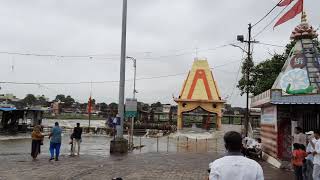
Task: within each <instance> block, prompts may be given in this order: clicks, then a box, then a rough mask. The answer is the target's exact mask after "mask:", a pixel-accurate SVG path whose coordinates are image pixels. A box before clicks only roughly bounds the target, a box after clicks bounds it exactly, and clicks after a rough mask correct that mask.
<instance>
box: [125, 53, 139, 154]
mask: <svg viewBox="0 0 320 180" xmlns="http://www.w3.org/2000/svg"><path fill="white" fill-rule="evenodd" d="M127 58H128V59H131V60H132V61H133V68H134V74H133V99H135V98H136V93H137V90H136V73H137V60H136V59H135V58H134V57H131V56H127ZM133 128H134V117H131V137H130V143H129V144H130V148H133Z"/></svg>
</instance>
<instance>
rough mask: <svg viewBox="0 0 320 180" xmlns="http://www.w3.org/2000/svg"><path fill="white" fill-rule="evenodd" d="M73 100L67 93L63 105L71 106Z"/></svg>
mask: <svg viewBox="0 0 320 180" xmlns="http://www.w3.org/2000/svg"><path fill="white" fill-rule="evenodd" d="M74 102H75V100H74V99H73V98H72V97H71V96H70V95H68V96H67V97H66V98H65V100H64V105H65V107H71V106H72V105H73V103H74Z"/></svg>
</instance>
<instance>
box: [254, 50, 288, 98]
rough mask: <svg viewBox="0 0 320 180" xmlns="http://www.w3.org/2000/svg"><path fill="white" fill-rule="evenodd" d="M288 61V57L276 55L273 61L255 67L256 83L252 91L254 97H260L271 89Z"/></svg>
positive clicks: (269, 60) (266, 61) (268, 60)
mask: <svg viewBox="0 0 320 180" xmlns="http://www.w3.org/2000/svg"><path fill="white" fill-rule="evenodd" d="M286 59H287V56H286V55H284V54H274V55H273V57H272V58H271V59H267V60H265V61H263V62H261V63H259V64H258V65H257V66H256V67H255V69H254V75H253V80H254V82H255V83H254V87H253V89H252V91H251V92H252V94H253V95H258V94H261V93H263V92H264V91H266V90H268V89H271V87H272V85H273V83H274V81H275V80H276V79H277V77H278V75H279V73H280V72H281V69H282V67H283V65H284V63H285V62H286Z"/></svg>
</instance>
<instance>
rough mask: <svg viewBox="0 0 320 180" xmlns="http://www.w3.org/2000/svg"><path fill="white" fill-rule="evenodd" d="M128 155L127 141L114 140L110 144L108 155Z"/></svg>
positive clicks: (122, 139)
mask: <svg viewBox="0 0 320 180" xmlns="http://www.w3.org/2000/svg"><path fill="white" fill-rule="evenodd" d="M126 153H128V140H127V139H124V138H116V139H114V140H111V142H110V154H126Z"/></svg>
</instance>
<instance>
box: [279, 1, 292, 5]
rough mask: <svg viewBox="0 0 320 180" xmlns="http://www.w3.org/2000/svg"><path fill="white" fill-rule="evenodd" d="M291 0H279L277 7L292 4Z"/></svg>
mask: <svg viewBox="0 0 320 180" xmlns="http://www.w3.org/2000/svg"><path fill="white" fill-rule="evenodd" d="M292 1H293V0H281V2H279V4H278V6H288V5H289V4H291V3H292Z"/></svg>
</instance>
